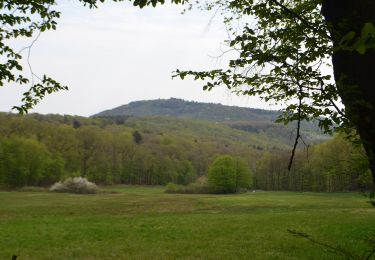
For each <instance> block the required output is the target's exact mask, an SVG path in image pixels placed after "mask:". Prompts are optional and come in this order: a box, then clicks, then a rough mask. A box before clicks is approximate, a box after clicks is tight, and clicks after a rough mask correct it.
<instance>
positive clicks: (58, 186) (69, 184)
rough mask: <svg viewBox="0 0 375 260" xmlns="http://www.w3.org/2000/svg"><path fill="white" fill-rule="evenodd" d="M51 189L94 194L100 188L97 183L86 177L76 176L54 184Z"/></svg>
mask: <svg viewBox="0 0 375 260" xmlns="http://www.w3.org/2000/svg"><path fill="white" fill-rule="evenodd" d="M50 191H54V192H68V193H78V194H93V193H98V191H99V189H98V187H97V186H96V184H95V183H93V182H90V181H88V180H87V179H86V178H82V177H74V178H68V179H66V180H65V181H64V182H56V183H55V184H53V185H52V187H51V188H50Z"/></svg>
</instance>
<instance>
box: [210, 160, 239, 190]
mask: <svg viewBox="0 0 375 260" xmlns="http://www.w3.org/2000/svg"><path fill="white" fill-rule="evenodd" d="M207 177H208V179H207V180H208V188H209V191H210V192H212V193H234V192H235V191H236V164H235V162H234V159H233V157H231V156H228V155H225V156H218V157H217V158H216V159H215V161H214V162H213V163H212V164H211V166H210V168H209V169H208V176H207Z"/></svg>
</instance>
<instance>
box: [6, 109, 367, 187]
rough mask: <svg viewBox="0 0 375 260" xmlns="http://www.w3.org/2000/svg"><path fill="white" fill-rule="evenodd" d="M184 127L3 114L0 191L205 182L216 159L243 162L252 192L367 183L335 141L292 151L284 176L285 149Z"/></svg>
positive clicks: (361, 162) (362, 161)
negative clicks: (75, 180) (71, 183)
mask: <svg viewBox="0 0 375 260" xmlns="http://www.w3.org/2000/svg"><path fill="white" fill-rule="evenodd" d="M187 124H191V125H192V128H191V129H188V127H186V125H184V126H179V125H176V124H174V123H173V122H172V123H171V125H170V129H167V128H165V129H164V131H160V128H156V127H151V128H150V127H149V128H147V127H145V126H144V125H142V124H135V123H134V122H133V123H127V119H126V118H124V119H123V120H118V118H117V119H113V118H112V119H111V118H83V117H74V116H59V115H46V116H42V115H37V114H34V115H28V116H16V115H12V114H5V113H3V114H0V184H1V186H3V187H5V188H17V187H22V186H49V185H52V184H53V183H55V182H57V181H59V180H63V179H65V178H67V177H74V176H82V177H86V178H88V179H89V180H90V181H93V182H95V183H97V184H106V185H109V184H139V185H165V184H167V183H170V182H172V183H176V184H182V185H187V184H189V183H192V182H195V181H196V180H197V178H199V177H201V176H205V175H207V173H208V169H209V167H210V165H211V164H212V162H213V161H214V160H215V158H217V156H218V155H231V156H235V157H239V158H242V160H243V161H244V164H245V165H246V167H248V168H249V169H250V170H251V172H253V188H254V189H264V190H301V191H302V190H313V191H342V190H358V189H365V188H368V187H369V185H370V183H371V176H370V175H369V171H368V162H367V160H366V156H365V154H364V152H363V149H362V148H361V147H355V146H353V145H352V144H350V143H349V142H348V141H346V140H345V139H344V138H343V137H341V136H338V137H336V138H334V139H332V140H330V141H328V142H326V143H322V144H319V145H316V146H314V147H311V148H310V149H309V150H310V151H309V153H308V154H307V153H306V152H304V151H302V150H301V151H300V152H298V154H297V157H296V159H295V164H294V167H293V169H292V171H290V172H289V171H287V170H286V164H287V161H288V156H289V155H290V154H289V153H290V152H289V150H287V149H275V147H271V146H269V147H267V146H266V145H264V149H262V150H259V149H256V148H253V147H252V146H251V145H249V144H243V143H241V142H238V143H235V142H234V141H233V142H232V143H231V142H228V141H226V142H223V141H222V140H221V139H220V138H221V137H220V136H216V137H215V138H216V141H215V140H213V139H212V137H211V138H208V137H207V138H204V136H199V135H198V133H197V132H195V131H198V130H194V131H193V130H192V129H193V128H194V127H193V125H194V120H190V121H187ZM195 127H196V126H195ZM215 127H220V126H217V124H216V125H215ZM171 129H173V131H172V130H171ZM233 131H234V130H233ZM250 140H251V139H250Z"/></svg>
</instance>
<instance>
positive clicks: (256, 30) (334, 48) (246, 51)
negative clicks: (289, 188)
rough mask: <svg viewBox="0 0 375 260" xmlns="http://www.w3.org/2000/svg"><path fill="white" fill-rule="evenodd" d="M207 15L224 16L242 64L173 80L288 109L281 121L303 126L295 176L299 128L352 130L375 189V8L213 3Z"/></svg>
mask: <svg viewBox="0 0 375 260" xmlns="http://www.w3.org/2000/svg"><path fill="white" fill-rule="evenodd" d="M203 8H206V9H209V10H210V9H214V8H215V9H216V8H217V9H219V10H222V13H223V14H224V17H225V18H224V19H225V23H226V24H227V26H228V32H229V34H230V37H231V38H230V39H229V40H228V41H227V44H228V51H231V50H233V51H236V52H237V53H238V56H237V58H234V59H232V60H230V62H229V68H228V69H227V70H223V69H219V70H212V71H203V72H196V71H179V70H177V72H176V75H175V76H179V77H181V78H182V79H183V78H185V77H186V76H188V75H190V76H193V77H194V78H195V79H200V80H206V84H205V85H204V89H205V90H211V89H212V88H214V87H216V86H220V85H224V86H226V87H227V88H229V89H230V90H231V91H233V92H235V93H237V94H241V95H258V96H260V97H262V98H264V99H265V100H266V101H269V100H271V101H273V102H275V103H283V104H286V107H285V109H284V113H283V114H282V116H281V117H280V118H279V119H278V121H280V122H284V123H288V122H291V121H297V133H296V139H295V145H294V148H293V152H292V158H291V161H290V163H289V169H290V168H291V162H292V160H293V156H294V152H295V149H296V147H297V144H298V141H299V140H300V139H301V134H300V126H301V121H303V120H307V121H310V120H318V122H319V125H320V127H321V128H322V129H323V130H324V131H325V132H333V131H334V130H336V129H337V128H339V129H342V130H345V131H346V132H350V131H351V129H353V128H354V129H355V130H356V131H357V133H358V134H359V137H360V139H361V141H362V143H363V146H364V148H365V150H366V154H367V156H368V158H369V161H370V169H371V171H372V176H373V181H374V183H375V137H374V136H375V94H374V93H375V92H374V91H373V90H372V87H373V86H374V85H375V67H374V66H373V64H374V63H375V27H374V24H375V12H374V10H375V1H373V0H360V1H353V0H343V1H334V0H293V1H292V0H235V1H222V0H212V1H206V2H205V4H204V5H203ZM233 21H236V23H232V22H233ZM241 22H242V26H240V28H238V27H235V26H233V24H236V26H237V25H238V24H241ZM331 58H332V62H330V59H331ZM331 64H332V65H333V71H334V79H333V78H331V73H330V72H329V71H327V67H330V66H331ZM341 102H342V104H343V105H344V106H345V108H342V107H341V106H340V103H341Z"/></svg>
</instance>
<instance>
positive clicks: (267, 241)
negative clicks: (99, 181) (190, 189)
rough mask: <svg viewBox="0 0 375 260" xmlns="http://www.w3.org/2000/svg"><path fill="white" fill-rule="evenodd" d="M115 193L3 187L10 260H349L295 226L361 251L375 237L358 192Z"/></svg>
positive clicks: (1, 242) (2, 216)
mask: <svg viewBox="0 0 375 260" xmlns="http://www.w3.org/2000/svg"><path fill="white" fill-rule="evenodd" d="M107 190H113V191H117V192H118V193H114V194H109V193H108V194H98V195H73V194H55V193H49V192H0V259H10V258H11V256H12V255H13V254H15V255H18V256H19V258H18V259H341V258H340V257H339V256H336V255H335V254H332V253H331V252H329V251H328V250H326V249H325V248H322V247H319V246H317V245H314V244H312V243H311V242H309V241H307V240H305V239H303V238H297V237H294V236H292V235H291V234H289V233H288V232H287V229H295V230H299V231H303V232H305V233H308V234H310V235H311V236H312V237H314V238H315V239H317V240H319V241H321V242H326V243H329V244H333V245H339V246H341V247H342V248H345V249H346V250H349V251H352V252H354V253H360V252H365V251H366V250H368V249H369V246H368V242H367V241H366V239H365V238H367V237H369V236H375V208H372V207H371V205H370V204H368V203H366V199H365V198H364V197H362V196H361V195H359V194H355V193H339V194H323V193H291V192H259V193H247V194H239V195H173V194H164V193H163V190H162V188H144V187H114V188H107ZM373 259H375V258H374V257H373Z"/></svg>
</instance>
